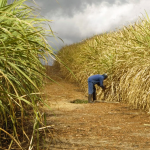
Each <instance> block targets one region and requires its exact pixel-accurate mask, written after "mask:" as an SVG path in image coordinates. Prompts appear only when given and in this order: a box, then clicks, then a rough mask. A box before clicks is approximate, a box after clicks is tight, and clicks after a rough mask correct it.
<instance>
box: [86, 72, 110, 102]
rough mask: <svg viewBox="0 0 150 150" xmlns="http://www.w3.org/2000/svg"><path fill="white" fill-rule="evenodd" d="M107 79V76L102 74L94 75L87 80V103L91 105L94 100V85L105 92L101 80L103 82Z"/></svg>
mask: <svg viewBox="0 0 150 150" xmlns="http://www.w3.org/2000/svg"><path fill="white" fill-rule="evenodd" d="M107 77H108V76H107V74H103V75H100V74H96V75H92V76H90V77H89V78H88V102H89V103H92V102H93V101H94V100H96V88H95V85H96V84H97V85H98V86H100V87H101V88H102V89H103V90H105V86H104V85H103V80H105V79H106V78H107ZM92 98H93V101H92Z"/></svg>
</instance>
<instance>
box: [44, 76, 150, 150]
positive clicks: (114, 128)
mask: <svg viewBox="0 0 150 150" xmlns="http://www.w3.org/2000/svg"><path fill="white" fill-rule="evenodd" d="M55 80H57V81H58V82H59V84H61V85H62V86H58V85H57V84H56V83H52V82H51V83H48V84H47V85H46V86H45V89H44V91H45V93H46V94H47V97H46V101H47V102H48V104H49V105H50V107H51V108H52V110H53V112H52V111H49V110H46V108H45V112H46V114H47V120H48V122H47V123H48V125H53V127H54V129H55V134H56V135H54V136H55V138H56V140H55V142H53V143H52V144H50V143H48V144H45V148H43V149H44V150H46V149H47V150H59V149H65V150H66V149H68V150H71V149H74V150H150V115H149V114H147V113H144V112H142V111H139V110H131V109H130V108H129V107H128V105H125V104H120V103H116V104H112V103H95V104H74V103H70V101H72V100H75V99H82V100H83V99H85V100H87V97H85V96H84V94H83V93H82V92H81V91H80V89H79V87H77V86H76V85H74V84H71V83H67V82H66V81H63V80H62V79H61V77H56V76H55ZM53 113H54V114H55V115H53ZM46 140H47V141H48V140H49V139H46Z"/></svg>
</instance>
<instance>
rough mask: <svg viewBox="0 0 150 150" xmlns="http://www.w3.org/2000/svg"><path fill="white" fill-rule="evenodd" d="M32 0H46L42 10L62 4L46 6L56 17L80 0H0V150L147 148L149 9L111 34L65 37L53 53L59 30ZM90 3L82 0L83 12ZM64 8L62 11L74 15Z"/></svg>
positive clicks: (149, 128)
mask: <svg viewBox="0 0 150 150" xmlns="http://www.w3.org/2000/svg"><path fill="white" fill-rule="evenodd" d="M51 1H52V0H51ZM36 2H39V3H38V4H39V5H40V4H41V6H44V4H45V5H46V2H47V7H46V6H45V14H46V15H47V13H46V8H47V9H49V8H48V4H49V3H51V4H53V5H52V6H55V7H56V6H57V5H58V6H59V7H60V8H61V9H62V8H63V7H65V8H66V7H68V9H67V8H66V9H65V11H58V12H57V13H56V12H55V10H54V9H52V11H54V13H52V11H50V12H51V13H52V15H54V16H56V17H58V16H59V15H60V14H59V13H68V12H70V11H69V6H72V4H71V3H73V5H77V7H79V8H80V6H79V3H81V2H79V1H76V2H75V1H74V2H73V1H72V2H68V1H67V2H66V1H65V0H64V1H63V2H64V5H63V4H62V3H61V1H59V0H58V1H55V0H54V2H55V4H54V2H48V1H46V0H45V1H43V2H41V1H39V0H33V1H32V4H33V5H34V7H33V6H32V5H31V4H30V3H29V2H28V0H8V1H7V0H1V1H0V33H1V34H0V49H1V51H0V91H1V92H0V150H61V149H62V150H150V18H149V15H148V13H147V12H146V11H145V14H144V15H143V16H142V17H138V19H137V20H136V21H134V23H132V24H131V23H130V24H128V25H124V26H122V27H121V28H117V29H115V30H113V31H106V32H102V33H99V32H98V33H97V34H94V35H93V34H92V35H91V34H90V35H91V36H90V37H86V36H85V37H86V38H84V39H83V40H81V41H79V42H76V41H74V42H73V43H71V42H70V41H69V40H68V41H69V42H68V43H69V44H65V45H64V46H62V47H61V48H60V49H59V51H57V52H56V51H55V49H54V48H53V44H52V45H51V44H50V42H49V40H50V39H51V38H52V39H56V38H58V37H57V36H56V35H55V34H58V33H56V32H53V28H51V24H50V23H51V22H52V20H50V19H46V18H45V17H44V16H42V15H41V16H40V15H39V9H37V8H36V7H37V6H38V5H37V4H36ZM94 2H96V1H93V2H92V1H90V2H89V1H86V0H85V1H84V2H83V3H82V4H84V5H83V6H85V4H86V3H89V4H90V5H91V7H90V6H89V5H88V4H87V10H88V11H90V10H91V8H93V7H94V8H95V6H96V4H97V3H94ZM97 2H98V3H99V2H100V1H97ZM111 2H112V1H109V0H108V1H107V2H106V5H108V4H107V3H109V6H110V3H111ZM123 2H124V1H122V3H123ZM66 3H67V4H68V5H67V6H65V4H66ZM128 3H129V2H128ZM100 4H101V3H100ZM104 4H105V2H104V3H102V5H103V6H104ZM140 4H142V2H141V3H140ZM120 5H121V4H120V3H119V2H118V1H115V3H114V5H113V7H115V6H118V7H119V6H120ZM122 5H123V4H122ZM70 8H71V9H72V11H73V13H72V14H71V13H68V14H66V16H67V17H68V16H69V18H71V17H72V18H74V19H75V20H76V19H77V18H80V17H79V16H78V15H77V16H75V17H73V15H75V14H74V11H76V12H78V11H77V10H76V9H73V8H72V7H70ZM81 8H82V9H83V7H81ZM121 8H122V7H121ZM87 10H86V9H85V10H84V11H85V12H86V11H87ZM121 10H123V9H121ZM84 11H83V10H81V12H82V13H84ZM103 11H104V12H105V10H103ZM81 12H80V13H81ZM86 13H87V12H86ZM94 14H95V13H94ZM46 15H45V16H46ZM80 15H81V14H80ZM47 16H48V15H47ZM89 16H90V15H89ZM58 18H59V17H58ZM62 18H63V17H62ZM64 18H65V17H64ZM83 18H86V17H85V16H84V15H83ZM83 18H82V17H81V18H80V19H81V20H83ZM89 18H91V17H87V18H86V19H89ZM64 20H65V21H67V19H64ZM81 20H80V21H81ZM80 21H77V22H76V25H78V26H79V27H81V26H82V25H83V24H82V22H80ZM68 22H69V21H68ZM60 23H62V20H61V21H60ZM54 26H56V23H54V24H52V27H54ZM71 26H72V27H73V23H71ZM83 28H85V27H83ZM61 30H62V33H63V34H66V35H67V33H68V34H69V35H68V37H69V38H70V37H71V34H74V36H76V35H77V34H78V32H77V33H75V31H73V29H72V28H71V29H70V27H69V25H68V26H67V27H66V28H65V26H63V25H62V28H61ZM69 30H70V31H72V32H69ZM85 30H86V28H85ZM87 30H89V29H88V28H87ZM87 30H86V31H87ZM82 34H83V33H82ZM87 34H88V33H87ZM63 38H64V40H65V37H62V38H61V37H59V40H61V41H62V42H64V41H63ZM74 39H76V38H75V37H74ZM70 40H71V38H70ZM64 43H65V42H64ZM70 43H71V44H70ZM49 59H50V60H52V62H53V63H52V64H49V63H48V62H49ZM43 62H44V63H43Z"/></svg>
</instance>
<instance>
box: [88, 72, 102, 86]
mask: <svg viewBox="0 0 150 150" xmlns="http://www.w3.org/2000/svg"><path fill="white" fill-rule="evenodd" d="M103 80H104V76H103V75H100V74H96V75H92V76H90V77H89V78H88V82H92V83H93V84H99V86H100V87H103Z"/></svg>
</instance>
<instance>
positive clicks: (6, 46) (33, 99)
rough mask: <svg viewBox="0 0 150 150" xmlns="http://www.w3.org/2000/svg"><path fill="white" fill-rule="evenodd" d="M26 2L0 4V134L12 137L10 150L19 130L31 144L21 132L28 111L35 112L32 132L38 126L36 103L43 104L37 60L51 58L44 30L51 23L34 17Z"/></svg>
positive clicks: (41, 73)
mask: <svg viewBox="0 0 150 150" xmlns="http://www.w3.org/2000/svg"><path fill="white" fill-rule="evenodd" d="M25 1H26V0H14V2H12V3H11V4H9V5H8V4H7V0H1V1H0V22H1V24H0V126H1V128H0V130H1V131H3V132H5V133H7V135H8V137H9V136H10V135H11V136H10V137H11V139H12V141H11V143H8V146H9V148H10V147H11V145H12V143H13V141H15V142H16V141H17V142H16V143H17V144H18V145H19V146H20V141H19V137H18V135H19V134H20V130H22V134H23V135H25V136H26V139H28V140H30V138H29V137H28V136H27V134H26V133H25V130H24V127H25V126H24V122H25V120H26V116H25V114H26V113H28V111H29V110H33V111H34V118H33V120H35V123H34V129H33V131H35V129H36V128H38V126H39V123H40V120H41V115H40V113H39V110H38V107H37V103H39V102H41V101H42V100H41V98H40V93H39V88H41V86H42V85H43V76H44V72H45V68H44V67H43V65H42V64H41V61H40V59H45V60H46V56H45V53H47V55H54V54H53V52H52V48H51V47H50V45H49V44H48V43H47V41H46V36H53V32H52V30H51V29H49V30H47V29H45V28H44V26H46V23H48V22H49V21H50V20H46V19H42V18H39V17H37V14H35V13H34V10H33V8H32V7H29V6H27V5H26V4H25V3H24V2H25ZM19 113H20V115H19V119H18V116H17V115H18V114H19ZM35 118H36V119H35ZM18 132H19V133H18ZM33 133H34V132H33ZM1 134H2V135H3V133H1ZM12 135H13V138H12ZM37 136H38V134H37ZM2 141H3V140H2ZM2 141H1V142H2ZM1 144H2V143H1ZM1 146H2V145H1ZM29 146H30V148H31V147H32V140H31V142H30V145H29Z"/></svg>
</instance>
